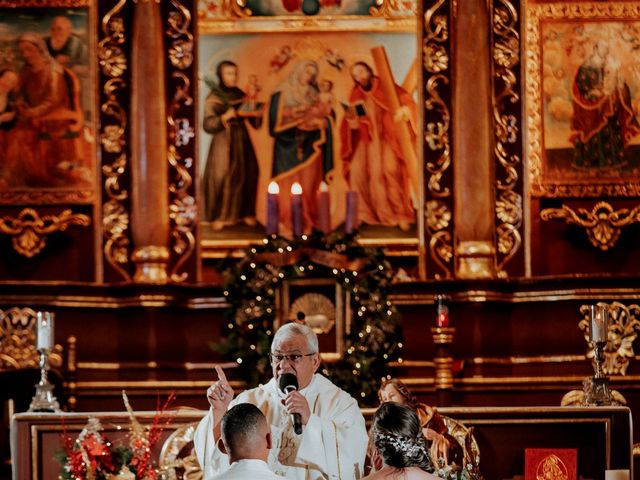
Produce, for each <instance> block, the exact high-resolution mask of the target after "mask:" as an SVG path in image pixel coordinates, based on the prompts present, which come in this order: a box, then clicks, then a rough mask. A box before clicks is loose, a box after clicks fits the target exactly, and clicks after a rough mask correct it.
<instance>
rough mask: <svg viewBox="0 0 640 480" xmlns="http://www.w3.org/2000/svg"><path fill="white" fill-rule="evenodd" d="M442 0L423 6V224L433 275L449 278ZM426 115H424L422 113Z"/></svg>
mask: <svg viewBox="0 0 640 480" xmlns="http://www.w3.org/2000/svg"><path fill="white" fill-rule="evenodd" d="M444 5H445V0H437V1H436V2H434V4H433V5H432V6H431V7H429V8H427V9H426V10H425V14H424V40H423V45H422V54H423V61H424V69H425V70H426V71H427V81H426V85H425V89H426V99H425V108H426V110H427V111H428V112H432V113H431V114H430V115H429V121H425V131H424V138H425V141H426V146H427V149H428V150H430V151H431V152H433V154H434V156H435V157H436V158H435V160H434V161H427V159H426V158H425V169H426V173H427V196H428V197H430V198H429V199H428V200H427V201H426V203H425V226H426V230H427V234H428V237H429V255H430V257H431V259H432V260H433V261H434V262H435V264H436V265H437V266H438V267H439V268H440V273H436V275H435V277H436V278H440V277H441V276H442V277H444V278H451V277H452V276H453V275H452V268H453V234H452V228H453V226H452V218H453V212H452V210H451V206H450V205H449V204H450V203H451V190H450V189H449V188H448V187H446V186H443V185H442V178H443V176H444V174H445V172H446V171H447V170H448V169H449V167H450V166H451V145H450V138H449V129H450V126H451V114H450V112H449V108H448V106H447V104H446V102H445V101H444V100H443V99H442V96H441V94H440V92H441V91H442V89H444V87H445V86H446V85H448V83H449V79H448V77H447V76H446V75H445V73H449V55H448V53H447V49H446V48H445V44H446V42H447V41H448V40H449V29H448V17H447V15H446V14H442V13H438V12H439V10H440V9H442V7H443V6H444ZM425 119H426V115H425Z"/></svg>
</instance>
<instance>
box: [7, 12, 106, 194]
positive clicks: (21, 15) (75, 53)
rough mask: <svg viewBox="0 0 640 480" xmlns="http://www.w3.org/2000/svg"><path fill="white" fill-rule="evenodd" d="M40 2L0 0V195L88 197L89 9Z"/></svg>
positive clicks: (91, 151)
mask: <svg viewBox="0 0 640 480" xmlns="http://www.w3.org/2000/svg"><path fill="white" fill-rule="evenodd" d="M42 3H43V4H44V3H47V7H48V8H35V7H32V8H8V7H3V5H5V4H4V3H0V159H1V161H0V202H1V203H27V204H29V203H32V204H34V203H43V202H47V203H91V202H92V200H93V197H94V195H95V177H96V166H95V163H96V153H95V141H94V140H95V128H94V116H95V109H94V107H93V98H94V95H93V87H92V76H91V74H90V72H92V67H91V64H92V60H91V59H92V58H94V57H95V56H94V55H91V54H90V52H91V43H92V42H91V38H92V35H91V32H90V25H91V21H90V16H91V11H90V8H89V6H87V7H78V8H64V7H62V6H61V7H59V8H56V3H55V2H42Z"/></svg>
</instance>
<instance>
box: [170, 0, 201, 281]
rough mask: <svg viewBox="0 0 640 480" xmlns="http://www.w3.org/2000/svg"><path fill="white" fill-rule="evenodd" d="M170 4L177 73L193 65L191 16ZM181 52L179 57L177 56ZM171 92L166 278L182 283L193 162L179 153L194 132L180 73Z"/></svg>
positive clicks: (188, 249) (190, 241) (190, 246)
mask: <svg viewBox="0 0 640 480" xmlns="http://www.w3.org/2000/svg"><path fill="white" fill-rule="evenodd" d="M171 3H172V4H173V6H174V7H175V8H176V9H177V11H175V12H170V13H169V19H168V28H167V35H168V36H169V37H170V38H171V39H172V44H171V46H170V47H169V58H170V60H171V65H172V66H173V67H174V68H175V69H178V70H184V69H187V68H189V67H190V66H191V64H192V62H193V55H192V53H191V52H193V35H192V34H191V33H190V32H189V28H190V27H191V14H190V13H189V10H187V9H186V8H184V7H183V6H182V5H181V4H180V3H179V2H177V1H176V0H172V1H171ZM178 52H181V53H178ZM172 78H173V79H174V81H175V85H176V87H175V92H174V94H173V99H172V100H171V104H170V105H169V111H168V119H167V121H168V123H169V144H170V145H169V152H168V159H169V165H170V166H171V173H170V184H169V193H170V195H171V197H170V204H169V220H170V222H171V233H170V238H171V249H172V251H173V253H174V254H175V255H176V258H177V259H176V260H175V262H174V263H173V267H172V268H171V273H170V278H171V280H172V281H173V282H184V281H185V280H186V279H187V278H189V274H188V272H182V273H179V272H180V269H181V268H182V267H183V266H184V264H185V262H186V261H187V260H188V259H189V257H190V256H191V255H192V254H193V252H194V251H195V246H196V239H195V235H194V230H195V228H196V223H197V222H196V220H197V205H196V200H195V198H194V196H193V195H191V190H192V188H193V177H192V175H191V172H192V171H193V167H194V164H193V158H192V157H190V156H187V157H186V158H183V155H181V153H180V151H181V150H182V149H184V148H186V147H190V144H191V143H192V139H193V138H194V137H195V129H194V127H193V125H191V124H190V121H189V118H188V117H186V116H180V115H181V109H183V108H184V107H190V106H191V105H193V96H192V95H191V94H190V90H191V82H190V81H189V77H188V76H187V75H185V74H184V73H183V72H180V71H177V72H173V74H172Z"/></svg>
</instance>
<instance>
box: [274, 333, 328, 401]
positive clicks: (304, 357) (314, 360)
mask: <svg viewBox="0 0 640 480" xmlns="http://www.w3.org/2000/svg"><path fill="white" fill-rule="evenodd" d="M271 353H273V354H275V355H280V356H284V357H285V358H283V359H282V360H280V361H279V362H276V361H274V360H273V355H272V361H271V368H272V369H273V377H274V378H275V379H276V382H278V380H279V379H280V375H282V374H283V373H293V374H294V375H295V376H296V377H297V378H298V388H300V389H302V388H304V387H306V386H307V385H309V382H311V379H312V378H313V374H314V373H316V370H318V367H319V366H320V354H319V353H318V352H312V351H311V350H310V349H309V344H308V343H307V339H306V338H305V337H304V336H303V335H292V336H290V337H286V338H283V339H282V341H280V342H279V343H278V344H274V345H272V346H271ZM291 356H293V357H294V358H295V357H296V356H299V357H297V359H296V360H292V359H291Z"/></svg>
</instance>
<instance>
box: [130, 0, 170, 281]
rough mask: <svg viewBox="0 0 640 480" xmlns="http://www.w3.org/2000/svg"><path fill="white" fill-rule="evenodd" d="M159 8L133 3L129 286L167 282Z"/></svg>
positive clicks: (164, 119) (148, 3) (155, 4)
mask: <svg viewBox="0 0 640 480" xmlns="http://www.w3.org/2000/svg"><path fill="white" fill-rule="evenodd" d="M162 35H163V28H162V20H161V14H160V4H159V2H157V1H150V0H138V2H136V4H135V11H134V15H133V33H132V52H131V233H132V237H133V243H134V250H133V254H132V261H133V262H134V264H135V266H136V271H135V274H134V277H133V279H134V281H136V282H145V283H166V282H167V278H168V277H167V264H168V261H169V250H168V243H169V201H168V195H169V194H168V167H167V135H166V131H167V114H166V106H165V98H166V96H165V83H164V77H165V63H164V62H165V59H164V48H163V42H162Z"/></svg>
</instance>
